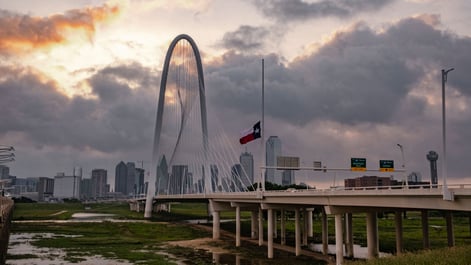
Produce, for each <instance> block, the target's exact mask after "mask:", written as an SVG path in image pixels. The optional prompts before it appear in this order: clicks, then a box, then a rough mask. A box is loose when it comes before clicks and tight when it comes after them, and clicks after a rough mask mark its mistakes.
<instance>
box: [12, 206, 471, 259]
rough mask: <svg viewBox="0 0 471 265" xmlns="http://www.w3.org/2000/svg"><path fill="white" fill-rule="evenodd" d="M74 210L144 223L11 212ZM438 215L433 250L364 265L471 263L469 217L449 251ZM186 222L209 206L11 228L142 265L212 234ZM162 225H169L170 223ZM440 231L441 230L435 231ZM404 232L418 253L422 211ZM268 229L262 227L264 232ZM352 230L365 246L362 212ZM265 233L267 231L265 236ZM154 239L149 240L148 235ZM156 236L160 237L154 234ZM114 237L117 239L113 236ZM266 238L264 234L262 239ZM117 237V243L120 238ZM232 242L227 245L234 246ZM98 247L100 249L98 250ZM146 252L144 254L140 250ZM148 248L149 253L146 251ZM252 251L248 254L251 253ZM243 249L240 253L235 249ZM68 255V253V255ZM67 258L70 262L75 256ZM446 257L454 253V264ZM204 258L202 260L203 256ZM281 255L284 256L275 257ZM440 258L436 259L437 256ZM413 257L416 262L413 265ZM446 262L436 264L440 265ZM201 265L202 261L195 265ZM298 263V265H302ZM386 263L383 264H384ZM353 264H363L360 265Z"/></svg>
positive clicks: (388, 229)
mask: <svg viewBox="0 0 471 265" xmlns="http://www.w3.org/2000/svg"><path fill="white" fill-rule="evenodd" d="M77 212H93V213H110V214H116V215H117V218H121V219H133V220H140V219H143V213H135V212H130V211H129V207H128V205H127V204H126V203H112V204H109V203H102V204H80V203H67V204H63V203H61V204H59V203H58V204H38V203H36V204H16V205H15V210H14V214H13V219H14V220H51V219H52V220H64V219H70V218H71V216H72V214H73V213H77ZM241 214H242V218H243V219H246V220H245V221H243V222H242V235H244V236H249V235H250V221H248V220H247V219H249V217H250V212H241ZM441 214H442V213H441V212H431V213H430V217H429V225H430V227H431V228H430V231H429V232H430V243H431V248H432V250H433V251H425V252H421V253H420V254H418V255H415V254H412V253H408V254H406V255H402V256H400V257H393V258H388V259H380V260H375V261H369V262H373V263H366V264H386V265H388V264H400V263H401V264H471V262H468V263H462V261H463V260H471V258H470V257H469V254H468V253H471V233H470V225H469V217H468V216H467V215H462V216H460V215H455V217H454V232H455V242H456V245H457V246H458V247H456V248H452V249H450V248H447V247H446V246H447V237H446V229H445V227H446V224H445V220H444V218H443V217H442V216H441ZM221 217H222V218H223V219H234V218H235V212H223V213H221ZM189 219H208V214H207V205H206V204H204V203H192V204H190V203H177V204H172V207H171V213H158V214H154V215H153V217H152V219H151V220H152V221H153V222H152V223H101V224H97V225H95V224H94V225H89V224H76V223H74V225H70V224H61V225H56V224H50V223H49V224H46V225H45V224H44V223H38V224H27V225H23V224H14V225H13V232H33V231H34V232H41V231H49V232H50V231H53V232H56V233H57V232H60V233H64V234H77V233H78V234H80V235H84V236H83V237H77V238H73V239H70V238H62V239H60V238H59V239H51V240H41V241H38V243H37V244H38V245H40V246H49V247H61V248H68V249H70V250H71V251H70V253H72V254H73V253H74V252H76V253H81V252H88V253H91V254H100V255H103V256H105V257H108V256H107V255H111V256H113V257H115V258H122V259H127V260H130V261H136V262H138V261H139V260H149V261H151V263H146V264H166V263H162V262H164V261H163V260H165V259H164V258H163V257H162V256H161V255H157V254H152V253H155V252H156V251H157V252H158V251H159V250H162V248H163V245H164V242H167V241H171V240H186V239H190V238H198V237H205V236H211V235H210V234H208V232H202V231H195V230H194V229H192V228H191V227H188V226H182V225H178V222H180V221H183V220H189ZM163 221H165V222H169V221H170V222H172V225H170V224H167V223H162V222H163ZM313 224H314V238H313V239H311V242H314V243H319V242H321V240H320V237H321V222H320V218H319V216H315V220H314V222H313ZM328 224H329V241H330V243H335V229H334V221H333V218H329V221H328ZM378 226H379V239H380V240H379V243H380V251H383V252H389V253H394V252H395V225H394V217H393V215H392V214H390V215H389V216H387V215H383V218H379V219H378ZM432 226H434V227H439V228H441V229H434V228H432ZM286 227H287V237H288V238H287V242H288V243H290V244H293V243H292V242H294V222H293V220H292V219H290V220H288V221H287V223H286ZM221 228H222V229H224V230H228V231H232V232H234V231H235V223H234V222H224V223H221ZM403 228H404V234H403V237H404V248H405V250H406V251H407V252H416V251H419V250H421V249H422V226H421V218H420V212H408V213H407V218H405V219H403ZM265 229H266V228H265ZM353 231H354V242H355V244H359V245H362V246H365V245H366V216H365V215H364V214H354V215H353ZM265 234H266V233H265ZM151 235H152V236H151ZM155 235H158V236H155ZM114 236H115V237H114ZM265 236H266V235H265ZM118 238H119V240H118ZM118 242H119V243H118ZM232 245H233V242H230V243H229V244H228V245H227V246H226V247H232ZM96 246H99V247H96ZM138 250H145V251H138ZM147 250H148V251H147ZM251 250H254V249H253V248H252V249H249V250H248V251H247V252H248V253H250V252H251ZM169 251H170V253H171V252H172V251H173V252H175V253H176V254H177V255H179V256H182V255H184V253H191V256H194V257H197V258H194V259H193V258H190V259H191V260H192V261H194V262H196V263H191V264H205V263H204V262H203V261H199V260H198V257H200V258H201V259H206V261H207V259H208V257H207V253H206V254H203V253H198V252H192V251H191V250H188V249H181V248H178V247H175V248H173V249H171V250H169ZM238 251H242V252H243V249H238ZM265 251H266V249H265V248H262V249H260V253H261V256H262V257H263V256H264V255H265ZM68 253H69V252H68ZM72 254H70V255H71V260H73V259H74V258H76V257H74V255H72ZM449 254H453V257H454V260H456V261H453V262H452V263H448V262H451V258H450V257H449ZM205 255H206V256H205ZM278 255H279V256H281V255H282V254H278ZM437 255H438V256H437ZM414 258H417V262H412V261H411V260H413V259H414ZM444 259H445V262H447V263H440V262H442V261H444ZM197 262H202V263H197ZM299 262H301V263H296V264H303V263H302V261H299ZM383 262H384V263H383ZM353 264H364V263H362V262H358V263H353Z"/></svg>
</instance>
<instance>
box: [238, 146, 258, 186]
mask: <svg viewBox="0 0 471 265" xmlns="http://www.w3.org/2000/svg"><path fill="white" fill-rule="evenodd" d="M239 162H240V165H241V166H242V176H241V177H242V182H243V183H245V184H246V186H249V185H252V184H253V183H254V173H253V172H254V170H253V155H252V154H251V153H248V152H244V153H242V154H240V157H239Z"/></svg>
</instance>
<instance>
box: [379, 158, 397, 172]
mask: <svg viewBox="0 0 471 265" xmlns="http://www.w3.org/2000/svg"><path fill="white" fill-rule="evenodd" d="M379 171H381V172H394V160H379Z"/></svg>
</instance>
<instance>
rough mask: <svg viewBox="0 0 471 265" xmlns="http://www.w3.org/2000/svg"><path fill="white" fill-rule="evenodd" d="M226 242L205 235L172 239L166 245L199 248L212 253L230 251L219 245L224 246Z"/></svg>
mask: <svg viewBox="0 0 471 265" xmlns="http://www.w3.org/2000/svg"><path fill="white" fill-rule="evenodd" d="M226 243H227V242H224V241H223V240H214V239H212V238H210V237H205V238H197V239H192V240H183V241H172V242H168V245H170V246H179V247H186V248H192V249H201V250H206V251H209V252H212V253H231V251H230V250H228V249H224V248H223V247H221V246H224V245H225V244H226Z"/></svg>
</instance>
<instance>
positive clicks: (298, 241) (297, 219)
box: [294, 209, 301, 256]
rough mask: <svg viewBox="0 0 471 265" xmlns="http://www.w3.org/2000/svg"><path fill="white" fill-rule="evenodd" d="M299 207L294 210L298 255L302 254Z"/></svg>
mask: <svg viewBox="0 0 471 265" xmlns="http://www.w3.org/2000/svg"><path fill="white" fill-rule="evenodd" d="M299 219H300V218H299V209H296V210H294V222H295V224H294V230H295V233H294V234H295V236H294V237H295V242H296V243H295V248H296V256H299V255H301V224H300V220H299Z"/></svg>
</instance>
